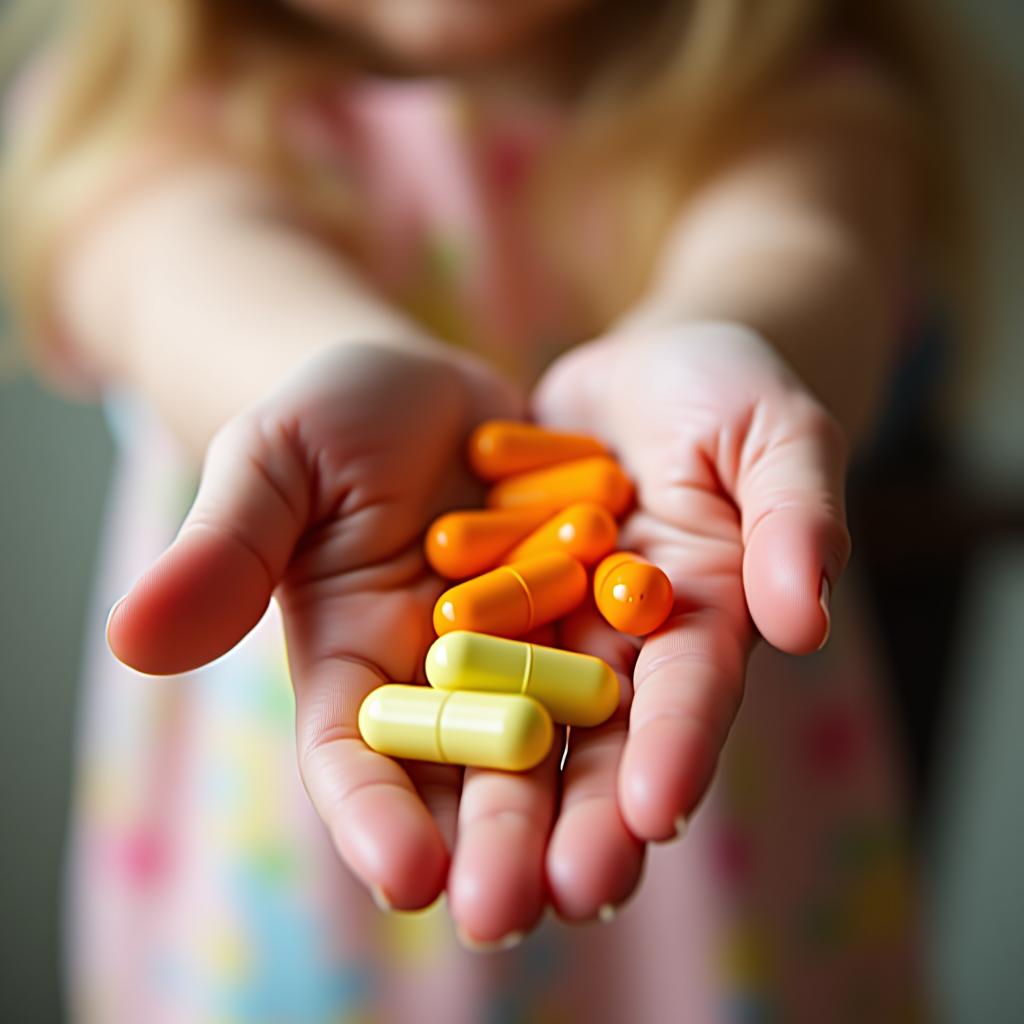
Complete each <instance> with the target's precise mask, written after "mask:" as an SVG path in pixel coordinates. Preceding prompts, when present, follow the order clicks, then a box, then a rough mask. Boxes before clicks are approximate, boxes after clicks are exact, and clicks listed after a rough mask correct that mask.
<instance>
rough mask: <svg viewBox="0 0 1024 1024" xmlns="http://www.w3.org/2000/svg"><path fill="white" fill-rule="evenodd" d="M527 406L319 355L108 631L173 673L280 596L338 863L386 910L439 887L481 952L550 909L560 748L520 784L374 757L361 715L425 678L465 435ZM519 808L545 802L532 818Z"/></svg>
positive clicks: (221, 459) (399, 359) (226, 448)
mask: <svg viewBox="0 0 1024 1024" xmlns="http://www.w3.org/2000/svg"><path fill="white" fill-rule="evenodd" d="M521 411H522V409H521V406H520V404H519V401H518V398H517V396H516V395H515V394H514V392H513V391H512V389H510V388H509V386H508V385H507V384H506V383H505V382H504V381H502V380H501V379H500V378H499V377H498V376H497V375H494V374H492V373H491V372H490V371H489V370H487V369H485V368H484V367H483V366H481V365H480V364H478V363H474V362H471V361H469V360H467V359H464V358H463V357H461V356H459V355H456V354H455V353H453V354H452V355H451V357H450V358H449V357H447V356H437V357H434V356H420V355H410V354H408V353H404V352H399V351H397V350H386V349H381V348H379V347H371V346H358V347H357V346H351V345H350V346H345V347H343V348H339V349H336V350H333V351H330V352H326V353H323V354H321V355H319V356H318V357H316V358H314V359H313V360H312V361H310V362H307V363H306V364H305V365H304V366H302V367H301V368H300V369H299V370H298V371H297V372H296V374H295V375H294V376H293V377H292V378H291V379H290V380H288V381H286V382H284V383H283V384H282V385H281V386H280V387H279V388H278V389H277V390H276V391H275V393H274V394H273V395H271V396H269V397H268V398H267V399H266V400H265V401H264V402H262V403H261V404H260V405H259V406H257V407H255V408H253V409H250V410H248V411H247V412H245V413H243V414H242V415H240V416H238V417H236V418H235V419H234V420H232V421H230V422H229V423H228V424H227V425H226V426H225V427H224V428H223V429H222V430H221V431H220V433H219V434H218V435H217V436H216V437H215V438H214V440H213V442H212V443H211V445H210V448H209V450H208V453H207V458H206V462H205V465H204V468H203V476H202V483H201V486H200V490H199V493H198V495H197V498H196V501H195V503H194V505H193V507H192V509H191V510H190V512H189V515H188V517H187V519H186V521H185V523H184V525H183V526H182V529H181V531H180V533H179V535H178V537H177V538H176V540H175V542H174V543H173V545H172V546H171V547H170V548H169V549H168V550H167V551H166V552H165V553H164V554H163V555H162V556H161V558H160V559H159V560H158V561H157V562H156V563H155V565H154V566H153V567H152V568H151V569H150V570H149V571H148V572H147V573H146V574H145V575H144V576H143V577H142V578H141V579H140V580H139V581H138V582H137V583H136V585H135V586H134V587H133V588H132V590H131V592H130V593H129V594H128V595H127V597H126V598H125V599H124V600H123V601H122V602H121V603H119V605H118V606H117V607H116V608H115V610H114V612H113V613H112V615H111V619H110V624H109V627H108V636H109V640H110V644H111V647H112V648H113V650H114V652H115V653H116V654H117V655H118V656H119V657H120V658H121V659H122V660H123V661H125V662H127V663H128V664H129V665H131V666H133V667H135V668H137V669H139V670H141V671H144V672H150V673H156V674H166V673H174V672H181V671H185V670H188V669H191V668H194V667H196V666H198V665H202V664H205V663H206V662H208V661H210V660H212V659H213V658H215V657H217V656H219V655H220V654H223V653H224V652H225V651H227V650H229V649H230V648H231V647H232V646H233V645H234V644H235V643H237V642H238V641H239V640H240V639H241V638H242V637H243V636H245V634H246V633H247V632H249V630H251V629H252V628H253V627H254V626H255V625H256V623H257V622H258V621H259V619H260V618H261V616H262V615H263V612H264V611H265V609H266V606H267V604H268V602H269V600H270V598H271V595H274V596H276V598H277V600H278V602H279V604H280V606H281V610H282V614H283V620H284V624H285V633H286V640H287V645H288V655H289V665H290V668H291V675H292V680H293V683H294V686H295V693H296V715H297V729H298V750H299V759H300V766H301V770H302V775H303V779H304V781H305V783H306V787H307V789H308V791H309V793H310V796H311V797H312V799H313V802H314V804H315V806H316V808H317V811H318V812H319V814H320V816H321V817H322V818H323V820H324V822H325V824H326V826H327V828H328V829H329V830H330V833H331V835H332V838H333V840H334V842H335V844H336V846H337V848H338V850H339V852H340V854H341V855H342V857H343V858H344V859H345V861H346V862H347V863H348V864H349V866H350V867H351V868H352V869H353V870H354V871H355V873H356V874H357V875H358V876H359V877H360V878H361V879H362V880H363V881H364V882H365V883H366V884H367V885H368V886H369V887H370V888H371V889H372V891H373V892H374V894H375V896H376V897H377V899H378V900H379V901H381V902H385V903H388V904H390V905H392V906H395V907H402V908H415V907H422V906H425V905H427V904H429V903H430V902H432V901H433V900H434V899H435V898H436V897H437V895H438V894H439V893H440V892H441V891H443V890H444V888H445V886H446V884H447V885H448V887H449V890H450V892H451V898H452V904H453V912H454V913H455V914H456V918H457V920H459V921H460V923H461V925H462V927H463V929H464V931H465V932H466V933H467V935H469V936H471V937H472V938H473V939H476V940H478V941H488V940H495V939H498V938H500V937H502V936H505V935H507V934H508V932H509V931H510V930H523V929H526V928H528V927H530V926H531V925H532V924H533V923H534V922H535V921H536V919H537V917H539V915H540V913H541V911H542V909H543V906H544V893H543V888H542V885H541V880H542V877H543V872H542V862H543V854H544V845H545V841H546V837H547V834H548V831H549V826H550V816H551V813H552V810H553V807H554V777H555V773H556V771H557V764H556V763H555V762H556V760H557V752H552V755H551V757H549V758H548V760H547V762H545V764H543V765H541V766H540V767H539V768H538V769H536V770H535V771H534V772H531V773H526V774H524V775H518V776H517V775H510V774H507V773H503V772H490V771H482V770H470V771H468V772H463V770H462V769H461V768H458V767H453V766H442V765H427V764H420V763H412V762H409V763H404V762H398V761H395V760H392V759H390V758H388V757H385V756H383V755H381V754H377V753H374V752H373V751H371V750H370V749H369V748H367V747H366V745H365V744H364V743H363V742H362V740H361V738H360V737H359V733H358V730H357V727H356V716H357V712H358V708H359V705H360V703H361V702H362V699H363V697H364V696H365V695H366V694H367V693H368V692H369V691H370V690H372V689H373V688H375V687H376V686H378V685H380V684H381V683H383V682H389V681H392V680H396V681H400V682H409V681H417V680H419V681H422V678H423V674H422V665H423V656H424V653H425V651H426V648H427V646H428V645H429V643H430V641H431V640H432V639H433V631H432V628H431V610H432V607H433V603H434V601H435V599H436V598H437V596H438V594H439V593H440V592H441V589H442V583H441V581H440V580H438V579H437V578H436V577H434V576H433V575H432V574H431V573H429V571H428V570H427V568H426V566H425V563H424V559H423V556H422V553H421V551H422V536H423V531H424V529H425V527H426V525H427V524H428V523H429V522H430V520H431V519H432V518H433V517H435V516H436V515H437V514H438V513H439V512H441V511H442V510H444V509H447V508H451V507H454V506H459V505H462V506H464V505H472V504H478V503H479V501H480V498H481V493H480V491H479V485H477V484H476V483H474V481H473V480H472V479H471V478H470V476H469V474H468V471H467V470H466V469H465V465H464V460H463V457H462V454H463V450H464V446H465V441H466V436H467V435H468V433H469V431H470V430H471V429H472V427H473V426H474V425H476V423H478V422H479V421H480V420H481V419H484V418H486V417H488V416H515V415H518V414H519V413H521ZM526 805H528V806H529V807H530V808H531V812H532V811H533V809H535V808H536V807H538V806H541V807H546V808H547V810H546V812H544V813H542V814H540V816H539V817H536V818H530V819H529V820H526V819H523V818H521V817H520V816H519V814H518V812H519V809H520V808H521V807H523V806H526ZM545 813H546V817H545ZM456 832H457V833H458V843H457V851H456V854H455V862H454V864H451V863H450V861H451V854H450V851H451V850H452V849H453V848H454V847H455V846H456V843H455V834H456Z"/></svg>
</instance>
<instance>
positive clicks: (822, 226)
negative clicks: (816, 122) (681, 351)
mask: <svg viewBox="0 0 1024 1024" xmlns="http://www.w3.org/2000/svg"><path fill="white" fill-rule="evenodd" d="M912 190H913V184H912V162H911V160H910V159H909V156H908V154H907V152H906V151H905V150H900V149H899V148H898V147H889V146H886V145H884V144H883V133H881V132H877V131H875V130H873V129H872V127H871V126H867V127H862V129H861V134H860V136H859V137H858V135H857V133H850V135H848V136H847V135H844V134H843V133H842V132H841V131H836V132H827V131H816V130H814V129H812V130H809V131H804V132H798V133H796V134H795V136H794V137H792V138H786V137H782V138H779V139H776V140H772V141H771V142H770V143H768V144H766V145H765V146H764V147H763V148H762V149H760V150H755V151H754V152H752V153H751V154H749V155H748V156H747V157H746V159H745V160H742V161H740V162H739V163H738V165H737V166H736V167H734V168H732V169H731V170H729V171H727V172H726V173H725V174H724V175H723V176H722V178H721V180H720V181H719V182H717V183H716V184H715V185H714V186H713V187H711V188H709V189H707V190H706V192H705V194H703V195H702V196H698V197H697V199H696V201H695V202H694V203H693V204H692V206H691V207H689V208H688V209H687V210H685V211H684V213H683V215H682V216H681V217H680V219H679V222H678V224H677V225H676V227H675V229H674V230H673V232H672V233H671V235H670V237H669V239H668V242H667V244H666V246H665V249H664V253H663V255H662V259H661V261H660V264H659V266H658V272H657V275H656V280H655V282H654V284H653V286H652V288H651V290H650V293H649V294H648V295H647V296H646V297H645V299H644V300H643V301H642V302H641V303H640V305H639V306H638V307H637V309H635V310H634V311H633V312H632V313H631V314H630V315H629V316H628V317H627V318H626V319H625V321H624V322H623V326H625V327H628V326H632V325H637V324H640V323H660V324H667V323H668V324H670V323H672V322H679V321H682V322H687V321H693V320H727V321H733V322H737V323H741V324H744V325H747V326H749V327H751V328H753V329H754V330H756V331H758V332H759V333H760V334H761V335H762V336H763V337H765V338H766V339H767V340H768V341H769V342H770V343H771V344H772V345H773V346H775V347H776V349H777V350H778V351H779V352H780V354H781V355H782V356H783V357H784V358H785V359H786V360H787V361H788V362H789V363H790V365H791V366H792V367H793V369H794V370H795V371H796V372H797V373H798V375H799V376H800V377H801V378H802V379H803V381H804V383H805V384H806V385H807V386H808V387H809V388H810V389H811V390H812V391H813V392H814V393H815V394H816V395H817V396H818V397H819V399H820V400H821V401H822V402H823V403H824V404H825V405H826V406H827V407H828V408H829V409H830V410H831V412H832V413H833V415H835V417H836V418H837V419H838V420H839V422H840V423H841V424H842V425H843V427H844V428H845V429H846V431H847V433H848V434H849V435H850V436H851V437H852V438H856V437H858V436H859V435H861V434H862V433H863V431H864V430H865V429H866V427H867V426H868V425H869V424H870V422H871V419H872V415H873V413H874V412H875V411H876V409H877V405H878V402H879V400H880V397H881V393H882V389H883V387H884V382H885V379H886V377H887V375H888V373H889V371H890V369H891V366H892V363H893V361H894V356H895V352H896V351H897V345H896V342H897V339H898V334H899V330H900V328H901V322H902V307H903V304H904V303H905V300H906V290H907V288H908V283H909V273H908V267H909V265H910V261H911V259H912V248H913V235H914V222H915V212H914V209H913V202H912V198H911V197H912Z"/></svg>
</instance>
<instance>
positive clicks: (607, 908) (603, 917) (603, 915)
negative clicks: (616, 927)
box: [597, 903, 618, 924]
mask: <svg viewBox="0 0 1024 1024" xmlns="http://www.w3.org/2000/svg"><path fill="white" fill-rule="evenodd" d="M617 913H618V910H616V909H615V907H613V906H612V905H611V904H610V903H602V904H601V906H600V907H599V908H598V910H597V919H598V921H600V922H601V924H611V923H612V921H614V920H615V915H616V914H617Z"/></svg>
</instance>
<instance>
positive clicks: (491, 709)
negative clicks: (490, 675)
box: [359, 683, 554, 772]
mask: <svg viewBox="0 0 1024 1024" xmlns="http://www.w3.org/2000/svg"><path fill="white" fill-rule="evenodd" d="M359 731H360V733H361V734H362V737H363V740H364V741H365V743H366V745H367V746H368V747H370V748H371V749H373V750H376V751H377V752H378V753H379V754H387V755H388V756H389V757H406V758H411V759H413V760H417V761H436V762H439V763H441V764H464V765H473V766H475V767H478V768H500V769H503V770H505V771H510V772H523V771H526V770H527V769H529V768H532V767H534V765H536V764H539V763H540V762H541V761H543V760H544V758H545V757H546V756H547V752H548V751H549V750H550V749H551V740H552V738H553V736H554V728H553V726H552V725H551V717H550V716H549V715H548V713H547V712H546V711H545V710H544V708H543V707H542V706H541V705H540V704H539V703H537V701H535V700H534V699H533V698H532V697H526V696H524V695H522V694H507V693H472V692H469V691H465V690H464V691H459V692H447V693H446V692H445V691H444V690H435V689H432V688H431V687H429V686H401V685H396V684H393V683H389V684H388V685H387V686H381V687H378V688H377V689H376V690H374V691H372V692H371V693H370V694H369V695H368V696H367V697H366V699H365V700H364V701H363V703H362V706H361V707H360V708H359Z"/></svg>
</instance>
